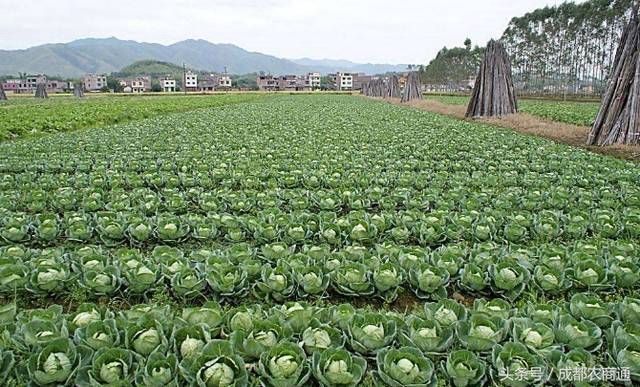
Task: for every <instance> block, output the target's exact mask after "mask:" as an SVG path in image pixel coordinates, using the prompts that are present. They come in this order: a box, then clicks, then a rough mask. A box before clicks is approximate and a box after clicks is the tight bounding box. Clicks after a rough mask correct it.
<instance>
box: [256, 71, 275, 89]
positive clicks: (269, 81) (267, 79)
mask: <svg viewBox="0 0 640 387" xmlns="http://www.w3.org/2000/svg"><path fill="white" fill-rule="evenodd" d="M256 83H257V84H258V90H260V91H277V90H278V82H277V81H276V79H275V78H274V77H273V75H259V76H257V77H256Z"/></svg>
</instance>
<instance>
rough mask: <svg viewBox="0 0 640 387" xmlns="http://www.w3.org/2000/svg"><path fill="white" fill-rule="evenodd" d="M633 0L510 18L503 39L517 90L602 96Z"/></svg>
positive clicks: (597, 0) (599, 0)
mask: <svg viewBox="0 0 640 387" xmlns="http://www.w3.org/2000/svg"><path fill="white" fill-rule="evenodd" d="M634 1H635V0H588V1H584V2H582V3H580V4H576V3H574V2H565V3H562V4H561V5H558V6H553V7H544V8H540V9H536V10H535V11H533V12H530V13H527V14H525V15H524V16H522V17H515V18H513V19H511V22H510V23H509V25H508V27H507V29H506V30H505V32H504V33H503V35H502V38H501V41H503V42H504V44H505V48H506V49H507V52H508V53H509V57H510V58H511V62H512V64H513V75H514V82H515V83H516V85H518V90H519V91H520V92H526V93H547V94H548V93H553V94H565V95H566V94H567V93H569V94H578V93H579V94H591V95H593V94H602V93H603V92H604V89H605V87H606V79H607V76H608V74H609V70H610V69H611V66H612V63H613V60H614V55H615V51H616V47H617V44H618V41H619V40H620V32H621V30H622V27H623V26H624V25H625V24H626V22H627V20H629V15H630V10H631V8H632V5H633V3H634Z"/></svg>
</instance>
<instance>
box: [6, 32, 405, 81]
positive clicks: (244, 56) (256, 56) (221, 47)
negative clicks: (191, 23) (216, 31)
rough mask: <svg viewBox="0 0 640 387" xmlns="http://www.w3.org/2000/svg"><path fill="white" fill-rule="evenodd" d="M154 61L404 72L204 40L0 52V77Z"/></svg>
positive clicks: (240, 70)
mask: <svg viewBox="0 0 640 387" xmlns="http://www.w3.org/2000/svg"><path fill="white" fill-rule="evenodd" d="M147 59H151V60H156V61H163V62H168V63H172V64H175V65H178V66H182V62H183V61H184V62H186V64H187V66H188V67H190V68H194V69H197V70H208V71H217V72H222V71H223V70H224V68H225V67H226V68H227V71H228V72H229V73H231V74H246V73H253V72H260V71H264V72H271V73H272V74H274V75H283V74H296V75H300V74H304V73H307V72H309V71H320V72H322V73H328V72H332V71H353V72H366V73H368V74H377V73H383V72H385V71H401V70H403V69H404V68H405V66H402V65H398V66H394V65H377V64H365V65H362V64H358V63H353V62H350V61H346V60H338V61H333V60H330V59H323V60H319V61H316V60H313V59H308V58H305V59H300V60H298V61H302V62H304V63H298V62H297V61H291V60H287V59H282V58H277V57H275V56H272V55H265V54H261V53H259V52H249V51H247V50H244V49H242V48H240V47H238V46H234V45H233V44H214V43H211V42H208V41H206V40H193V39H190V40H185V41H182V42H178V43H174V44H171V45H168V46H165V45H162V44H158V43H141V42H136V41H132V40H120V39H117V38H114V37H111V38H105V39H96V38H89V39H79V40H74V41H72V42H69V43H58V44H44V45H41V46H36V47H31V48H28V49H26V50H0V75H17V74H18V73H20V72H22V73H25V72H26V73H29V74H48V75H52V76H54V75H57V76H61V77H78V76H81V75H83V74H86V73H98V74H107V73H111V72H115V71H119V70H120V69H122V68H124V67H126V66H128V65H130V64H132V63H134V62H137V61H141V60H147Z"/></svg>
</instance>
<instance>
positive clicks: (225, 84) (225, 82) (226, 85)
mask: <svg viewBox="0 0 640 387" xmlns="http://www.w3.org/2000/svg"><path fill="white" fill-rule="evenodd" d="M231 85H232V83H231V75H229V74H222V75H220V77H219V78H218V87H220V88H221V89H223V90H225V89H226V90H228V89H230V88H231Z"/></svg>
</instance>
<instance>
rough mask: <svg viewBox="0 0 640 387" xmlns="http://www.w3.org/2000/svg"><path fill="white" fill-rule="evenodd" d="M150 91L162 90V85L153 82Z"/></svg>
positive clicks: (157, 91)
mask: <svg viewBox="0 0 640 387" xmlns="http://www.w3.org/2000/svg"><path fill="white" fill-rule="evenodd" d="M151 91H152V92H154V93H159V92H161V91H162V86H160V84H159V83H158V82H153V83H152V84H151Z"/></svg>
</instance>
